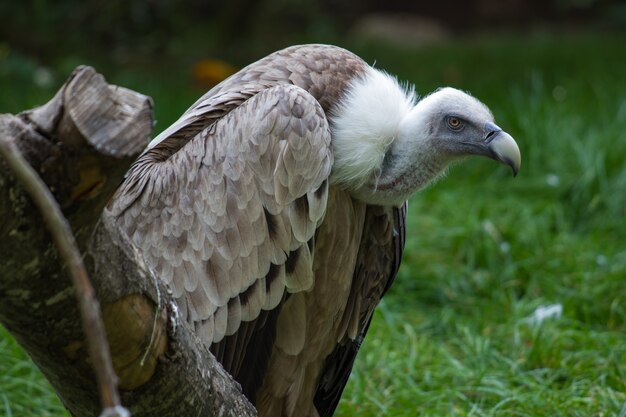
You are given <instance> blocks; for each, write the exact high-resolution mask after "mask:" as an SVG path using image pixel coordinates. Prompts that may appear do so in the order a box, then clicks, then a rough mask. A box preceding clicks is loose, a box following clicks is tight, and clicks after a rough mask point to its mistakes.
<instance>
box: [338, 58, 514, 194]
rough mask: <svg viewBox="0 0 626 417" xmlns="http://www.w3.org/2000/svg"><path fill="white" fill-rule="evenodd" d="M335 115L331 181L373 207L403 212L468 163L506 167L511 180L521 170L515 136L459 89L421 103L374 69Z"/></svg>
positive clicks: (442, 91)
mask: <svg viewBox="0 0 626 417" xmlns="http://www.w3.org/2000/svg"><path fill="white" fill-rule="evenodd" d="M333 116H334V117H331V121H332V123H331V126H333V140H334V142H333V150H334V155H335V165H334V167H333V178H334V180H335V181H336V182H338V183H341V184H343V185H344V186H345V187H346V188H348V189H350V190H351V192H352V194H353V195H354V196H355V197H356V198H358V199H360V200H362V201H365V202H367V203H369V204H380V205H400V204H402V203H404V201H406V200H407V199H408V198H409V197H410V196H411V195H412V194H413V193H414V192H416V191H417V190H419V189H421V188H423V187H425V186H427V185H428V184H430V183H431V182H433V181H434V180H436V179H437V178H438V177H440V176H441V175H442V173H444V172H445V170H446V168H447V167H448V166H449V165H450V163H452V162H454V161H456V160H459V159H462V158H464V157H467V156H472V155H479V156H486V157H488V158H491V159H494V160H496V161H499V162H502V163H504V164H506V165H508V166H510V167H511V169H512V170H513V175H517V172H518V170H519V168H520V164H521V156H520V151H519V148H518V146H517V144H516V142H515V140H514V139H513V138H512V137H511V135H509V134H508V133H506V132H505V131H504V130H502V129H501V128H500V127H498V125H497V124H496V123H495V121H494V117H493V115H492V113H491V111H490V110H489V108H488V107H487V106H486V105H484V104H483V103H482V102H480V101H479V100H477V99H476V98H474V97H472V96H471V95H469V94H467V93H465V92H463V91H460V90H457V89H455V88H451V87H446V88H441V89H438V90H436V91H435V92H433V93H431V94H429V95H427V96H425V97H423V98H422V99H421V100H416V98H415V95H414V94H413V92H412V91H407V90H406V89H403V88H402V87H401V86H399V85H398V83H397V81H396V80H395V78H393V77H390V76H389V75H387V74H385V73H383V72H380V71H377V70H372V71H370V72H369V73H368V74H367V75H366V76H365V77H364V78H362V79H360V80H358V81H356V82H355V83H353V85H352V86H351V89H350V91H349V93H348V94H347V95H346V96H345V98H344V100H343V101H342V102H341V103H340V105H339V106H338V109H337V110H336V112H335V113H334V115H333ZM339 126H341V127H339ZM357 126H358V127H357Z"/></svg>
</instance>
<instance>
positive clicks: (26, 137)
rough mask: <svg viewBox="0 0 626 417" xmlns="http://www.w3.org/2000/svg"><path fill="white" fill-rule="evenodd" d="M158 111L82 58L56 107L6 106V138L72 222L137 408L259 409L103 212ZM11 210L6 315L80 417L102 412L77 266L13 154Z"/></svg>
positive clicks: (191, 411) (5, 251) (1, 189)
mask: <svg viewBox="0 0 626 417" xmlns="http://www.w3.org/2000/svg"><path fill="white" fill-rule="evenodd" d="M151 109H152V105H151V101H150V99H149V98H148V97H145V96H143V95H141V94H138V93H135V92H133V91H130V90H127V89H124V88H122V87H116V86H111V85H109V84H107V83H106V82H105V80H104V78H103V77H102V76H101V75H99V74H97V73H96V72H95V71H94V70H93V69H91V68H88V67H80V68H78V69H77V70H75V71H74V73H73V74H72V76H71V77H70V78H69V80H68V81H67V82H66V83H65V85H64V86H63V87H62V88H61V89H60V90H59V92H58V93H57V94H56V96H55V97H54V98H53V99H52V100H51V101H50V102H49V103H47V104H46V105H44V106H42V107H39V108H37V109H33V110H29V111H27V112H24V113H21V114H19V115H17V116H14V115H0V138H3V139H2V140H3V141H4V142H7V143H10V144H11V145H10V146H14V147H15V148H16V149H19V152H20V154H21V155H23V157H24V159H25V160H26V161H27V162H28V164H29V165H30V166H31V167H32V168H33V169H34V170H35V172H37V174H38V175H39V176H40V177H41V178H42V179H43V180H44V181H45V183H46V185H47V187H48V188H49V189H50V191H51V192H52V195H53V196H54V198H55V200H56V201H57V202H58V204H59V206H60V207H61V209H62V211H63V215H64V216H65V217H66V218H67V220H68V222H69V225H70V227H71V229H72V232H73V234H74V236H75V239H76V243H77V245H78V248H79V250H80V251H81V253H82V254H83V261H84V262H85V267H86V269H87V272H88V273H89V276H90V277H91V280H92V284H93V286H94V289H95V294H96V296H97V299H98V300H99V302H100V304H101V306H102V318H103V322H104V327H105V330H106V333H107V338H108V341H109V347H110V352H111V358H112V363H113V367H114V369H115V372H116V374H117V376H118V378H119V385H118V386H119V388H120V396H121V402H122V403H123V404H124V405H125V406H126V407H128V409H129V410H130V411H131V412H132V413H133V415H134V416H155V415H158V416H164V417H167V416H186V415H201V416H211V415H220V416H241V417H247V416H254V415H256V412H255V410H254V407H252V406H251V405H250V403H249V402H248V401H247V400H246V398H245V397H244V396H243V395H242V394H241V392H240V390H239V387H238V385H237V384H236V383H235V382H234V381H233V380H232V378H231V377H230V376H229V375H228V374H227V373H226V372H225V371H224V370H223V369H222V367H221V366H220V365H219V363H218V362H217V361H216V360H215V358H214V357H213V356H212V355H211V354H210V352H209V350H208V348H207V346H205V345H203V344H202V343H201V342H199V340H198V339H197V338H196V336H195V334H194V333H193V330H192V329H191V328H190V327H189V326H188V325H187V324H186V323H184V322H181V321H180V319H179V317H178V315H177V313H176V308H175V304H174V302H173V299H172V297H171V295H170V294H169V290H168V288H167V287H166V286H165V285H164V284H163V283H162V282H161V281H160V280H159V279H158V277H155V276H153V275H152V274H151V273H150V271H148V270H147V268H146V267H145V265H144V263H143V260H142V258H141V256H139V255H138V254H136V253H134V252H132V250H131V249H130V247H129V245H127V243H126V242H125V240H124V237H123V236H122V235H121V234H120V233H118V230H117V229H116V227H115V225H114V224H113V223H112V222H110V221H109V220H110V219H107V218H104V217H101V213H102V209H103V207H104V205H105V204H106V202H107V201H108V200H109V198H110V197H111V195H112V193H113V192H114V191H115V189H116V188H117V186H118V184H119V183H120V182H121V179H122V177H123V175H124V173H125V172H126V170H127V169H128V166H129V165H130V163H131V162H132V161H133V160H134V158H135V157H136V156H137V155H138V154H139V152H141V150H142V149H143V147H144V146H145V144H146V143H147V141H148V139H149V135H150V131H151V128H152V117H151ZM0 216H2V218H3V222H0V253H1V254H2V257H3V261H2V262H0V323H2V325H4V326H5V327H6V328H7V329H8V330H9V331H10V332H11V333H12V335H13V336H14V337H15V339H16V340H17V341H18V343H19V344H20V345H21V346H22V347H23V348H24V349H25V350H26V351H27V352H28V354H29V355H30V357H31V358H32V359H33V361H34V362H35V364H37V366H38V367H39V368H40V369H41V370H42V372H43V373H44V375H45V376H46V377H47V378H48V380H49V381H50V382H51V384H52V386H53V387H54V389H55V390H56V391H57V394H58V395H59V397H60V398H61V400H62V402H63V404H64V405H65V406H66V407H67V408H68V410H69V411H70V413H71V414H72V415H73V416H76V417H82V416H93V415H97V414H98V412H99V410H100V397H101V396H100V395H99V392H98V388H97V384H96V377H95V375H94V368H95V363H94V361H93V360H90V359H89V354H88V348H87V343H86V341H85V339H84V336H83V335H84V333H83V331H82V329H81V323H80V319H79V317H80V314H79V312H78V310H77V307H76V302H75V299H74V297H72V294H73V293H74V287H73V286H72V284H71V280H70V279H69V277H68V272H69V271H68V270H66V269H65V268H64V267H63V266H62V265H63V262H61V261H60V260H59V258H58V256H57V251H55V250H52V249H51V243H52V237H51V235H50V234H49V233H46V232H45V228H44V224H43V220H42V217H41V215H40V214H39V212H38V210H37V209H36V207H35V206H34V205H33V203H32V200H31V198H30V197H29V196H28V195H27V194H26V193H25V191H24V188H23V187H21V186H20V185H19V184H18V182H17V180H16V177H15V175H14V174H13V173H12V170H10V169H8V165H7V164H6V163H4V162H2V161H0ZM69 265H70V264H68V266H69Z"/></svg>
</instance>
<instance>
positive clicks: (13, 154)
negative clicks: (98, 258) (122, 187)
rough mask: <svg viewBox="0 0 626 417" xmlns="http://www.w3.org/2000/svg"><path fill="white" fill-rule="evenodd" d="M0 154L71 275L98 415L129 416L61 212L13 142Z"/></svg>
mask: <svg viewBox="0 0 626 417" xmlns="http://www.w3.org/2000/svg"><path fill="white" fill-rule="evenodd" d="M0 153H1V154H2V156H3V157H4V159H5V160H6V161H7V163H8V165H9V167H10V168H11V169H12V170H13V173H14V174H15V176H16V178H17V179H18V181H19V182H20V183H21V185H22V187H24V189H25V190H26V191H27V192H28V194H29V195H30V197H31V198H32V199H33V201H34V202H35V204H36V205H37V207H38V208H39V212H40V213H41V216H42V217H43V219H44V222H45V223H46V225H47V226H48V228H49V229H50V232H51V233H52V238H53V239H54V242H55V244H56V247H57V250H58V251H59V253H60V254H61V257H62V258H63V260H64V262H65V264H66V265H67V266H68V267H69V270H70V276H71V277H72V282H73V284H74V288H75V289H76V298H77V299H78V304H79V306H80V314H81V319H82V324H83V331H84V332H85V335H86V336H87V345H88V346H89V357H90V358H91V361H92V363H93V367H94V369H95V371H96V378H97V380H98V387H99V391H100V402H101V404H102V408H103V411H102V413H101V416H107V417H116V416H117V417H128V416H130V413H129V412H128V410H126V409H125V408H124V407H122V405H121V403H120V396H119V394H118V392H117V377H116V376H115V372H114V371H113V365H112V364H111V355H110V353H109V345H108V343H107V340H106V335H105V333H104V325H103V324H102V318H101V317H100V304H99V303H98V300H97V299H96V297H95V293H94V290H93V287H92V286H91V283H90V282H89V277H88V276H87V270H86V269H85V265H83V259H82V257H81V256H80V252H79V251H78V247H77V246H76V241H75V239H74V235H73V234H72V230H71V229H70V225H69V224H68V223H67V220H65V217H64V216H63V213H62V212H61V209H60V208H59V206H58V204H57V203H56V200H55V199H54V197H53V196H52V194H51V193H50V190H48V187H47V186H46V184H45V183H44V182H43V180H42V179H41V178H40V177H39V175H37V173H36V172H35V170H34V169H33V168H32V167H31V166H30V165H28V162H26V160H25V159H24V158H23V157H22V155H21V154H20V151H19V150H18V149H17V147H16V146H15V144H14V143H13V142H12V141H9V140H6V139H2V138H0Z"/></svg>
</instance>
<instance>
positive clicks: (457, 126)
mask: <svg viewBox="0 0 626 417" xmlns="http://www.w3.org/2000/svg"><path fill="white" fill-rule="evenodd" d="M447 122H448V127H449V128H450V129H452V130H454V131H457V132H458V131H459V130H461V129H463V122H462V121H461V119H459V118H458V117H454V116H449V117H448V119H447Z"/></svg>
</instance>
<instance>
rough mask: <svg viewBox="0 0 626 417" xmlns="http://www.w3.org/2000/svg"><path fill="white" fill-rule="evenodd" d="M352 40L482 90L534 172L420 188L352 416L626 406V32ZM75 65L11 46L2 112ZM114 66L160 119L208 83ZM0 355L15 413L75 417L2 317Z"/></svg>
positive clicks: (425, 74) (495, 168) (424, 84)
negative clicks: (422, 43)
mask: <svg viewBox="0 0 626 417" xmlns="http://www.w3.org/2000/svg"><path fill="white" fill-rule="evenodd" d="M346 46H348V47H350V48H351V49H352V50H354V51H355V52H357V53H359V54H360V55H362V56H363V57H365V58H366V59H368V60H369V61H370V62H373V61H374V60H376V66H377V67H380V68H384V69H386V70H388V71H389V72H392V73H395V74H398V76H399V78H401V79H406V80H410V81H411V82H412V83H415V84H416V86H417V90H418V93H420V94H424V93H426V92H428V91H431V90H433V89H434V88H436V87H438V86H441V85H451V86H454V87H457V88H461V89H464V90H468V91H470V92H471V93H472V94H474V95H475V96H477V97H478V98H480V99H481V100H482V101H484V102H485V103H486V104H487V105H489V107H490V108H491V109H492V110H493V112H494V114H495V116H496V120H497V122H498V124H499V125H500V126H501V127H502V128H504V129H505V130H507V131H508V132H509V133H510V134H511V135H512V136H513V137H514V138H515V139H516V140H517V141H518V144H519V145H520V148H521V151H522V157H523V162H522V169H521V171H520V174H519V175H518V177H517V178H512V177H511V174H510V172H509V171H507V169H506V167H504V166H500V165H498V164H495V163H494V162H493V161H490V160H487V159H473V160H471V161H466V162H463V163H462V164H459V165H458V166H455V167H453V168H452V169H451V171H450V173H449V175H448V176H447V177H446V178H444V179H442V180H441V181H440V182H439V183H438V184H436V185H435V186H433V187H431V188H429V189H427V190H425V191H423V192H421V193H419V194H418V195H416V196H415V197H414V198H413V199H412V200H411V202H410V204H409V221H408V233H407V246H406V249H405V255H404V262H403V265H402V268H401V270H400V274H399V277H398V279H397V281H396V284H395V285H394V287H393V288H392V290H391V293H390V294H389V295H388V296H387V298H386V299H385V300H384V301H383V303H382V304H381V306H380V308H379V309H378V311H377V313H376V317H375V320H374V323H373V325H372V328H371V330H370V333H369V334H368V337H367V338H366V341H365V343H364V345H363V349H362V351H361V354H360V355H359V357H358V360H357V363H356V366H355V370H354V372H353V374H352V376H351V378H350V382H349V384H348V386H347V388H346V391H345V393H344V397H343V399H342V402H341V404H340V407H339V411H338V413H337V415H338V416H345V417H348V416H372V417H373V416H382V415H387V416H394V417H405V416H406V417H408V416H433V417H439V416H581V417H582V416H597V417H599V416H619V417H623V416H626V332H625V330H626V245H625V244H624V242H626V226H625V222H624V220H625V218H626V192H625V190H626V162H625V161H626V77H624V75H623V74H626V50H625V49H624V38H617V37H610V36H595V35H577V36H567V37H558V36H554V35H552V36H546V35H534V36H528V37H520V36H513V37H507V36H501V37H494V36H491V37H490V38H484V39H481V38H476V39H472V40H466V41H463V42H457V43H452V44H444V45H439V46H434V47H429V48H426V49H420V50H413V51H406V50H398V49H393V48H389V47H387V46H384V45H364V44H347V45H346ZM0 49H1V48H0ZM0 52H2V51H1V50H0ZM1 60H4V61H5V64H8V65H4V68H3V65H2V62H1ZM67 70H68V68H64V67H63V65H61V66H60V68H52V69H42V68H39V67H38V66H37V65H34V64H33V63H32V62H31V61H30V60H28V59H25V58H23V57H20V56H19V55H16V54H14V53H12V54H8V55H6V54H5V55H4V56H3V55H2V53H0V90H2V91H3V94H2V95H0V111H2V112H17V111H19V110H22V109H25V108H28V107H31V106H33V105H36V104H38V103H41V102H42V101H43V100H44V99H45V98H47V97H48V96H50V95H51V93H52V92H53V91H54V89H56V88H57V87H58V84H60V82H61V81H62V78H63V76H64V75H65V74H66V73H67V72H66V71H67ZM64 71H65V72H64ZM105 75H107V77H108V78H109V80H110V81H112V82H117V83H120V84H122V85H125V86H127V87H130V88H133V89H135V90H138V91H140V92H142V93H145V94H148V95H152V96H153V97H154V99H155V111H156V115H157V120H158V121H159V124H158V125H157V128H156V129H157V131H160V130H162V129H163V128H165V127H166V126H167V125H168V124H169V123H171V122H172V121H173V120H174V119H175V118H176V117H177V116H178V114H180V112H182V111H183V110H184V109H185V107H186V106H188V105H189V104H191V103H192V102H193V101H194V98H195V97H196V96H198V95H200V93H201V92H200V91H198V90H195V91H194V90H193V88H192V86H193V82H192V81H190V80H188V79H185V78H184V77H181V79H172V77H163V76H162V74H158V73H155V74H142V73H137V72H134V71H131V70H126V71H124V72H122V71H117V72H116V71H112V72H111V74H109V73H107V72H105ZM55 83H56V84H55ZM553 305H554V306H556V307H555V308H554V309H555V310H558V306H560V307H561V310H562V313H561V314H560V315H556V316H552V317H548V318H546V319H545V320H543V321H539V320H537V319H536V317H535V314H536V311H537V310H538V309H539V308H541V307H546V306H553ZM0 358H2V360H1V361H0V416H30V415H32V416H55V417H57V416H65V415H66V414H64V412H63V409H62V406H61V405H60V404H59V402H58V400H57V399H56V397H55V396H54V394H53V393H52V391H51V389H50V388H49V386H48V384H47V383H46V382H45V380H44V379H43V378H42V377H41V376H40V374H39V373H38V371H37V370H36V369H35V368H34V367H33V365H32V364H31V363H30V362H29V360H28V358H27V357H26V356H25V355H24V353H23V352H22V351H21V350H20V349H19V347H17V346H16V344H15V342H14V341H13V340H12V339H11V337H10V336H9V335H8V334H7V333H6V332H5V331H4V330H2V329H0Z"/></svg>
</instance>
